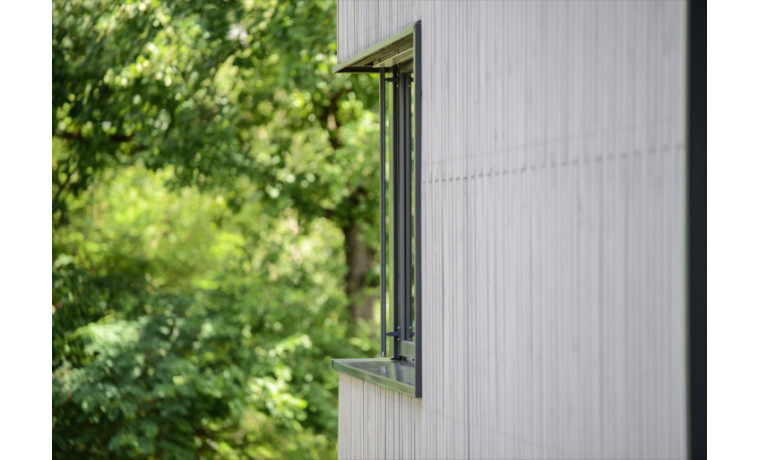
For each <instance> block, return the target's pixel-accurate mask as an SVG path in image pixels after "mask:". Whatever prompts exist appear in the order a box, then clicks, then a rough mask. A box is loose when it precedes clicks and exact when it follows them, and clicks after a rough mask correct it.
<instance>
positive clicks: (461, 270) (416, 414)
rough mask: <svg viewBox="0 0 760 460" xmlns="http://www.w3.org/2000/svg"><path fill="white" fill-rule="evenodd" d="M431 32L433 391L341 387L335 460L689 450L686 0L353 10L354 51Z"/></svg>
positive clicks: (347, 7)
mask: <svg viewBox="0 0 760 460" xmlns="http://www.w3.org/2000/svg"><path fill="white" fill-rule="evenodd" d="M418 20H420V21H422V53H423V56H422V61H423V71H424V73H423V75H422V85H423V87H422V89H423V113H424V119H423V127H422V130H423V131H422V135H423V152H422V160H423V164H422V180H423V184H422V207H423V216H422V219H423V236H424V239H423V241H422V257H423V272H422V274H423V275H422V276H423V292H424V294H423V302H424V304H423V306H422V308H423V309H424V323H423V325H422V327H423V328H424V340H425V346H424V355H423V358H424V360H423V379H424V386H423V397H422V398H421V399H417V400H415V399H414V398H410V397H407V396H404V395H401V394H397V393H394V392H392V391H389V390H386V389H383V388H380V387H377V386H375V385H373V384H370V383H365V382H363V381H360V380H356V379H354V378H351V377H348V376H345V375H341V381H340V421H339V423H340V437H339V454H340V457H341V458H351V459H354V458H421V459H422V458H498V459H504V458H516V459H529V458H535V459H546V458H584V459H590V458H603V459H609V458H648V459H653V458H684V457H685V456H686V406H685V403H686V394H685V388H686V378H685V377H686V374H685V369H686V364H685V342H686V339H685V335H684V332H685V328H686V326H685V297H684V292H685V266H684V261H685V253H684V246H685V233H686V229H685V196H684V188H685V116H686V115H685V78H686V75H685V62H686V57H685V56H686V43H685V34H686V27H685V24H686V5H685V3H684V2H678V1H671V2H649V1H641V2H623V1H615V2H601V1H586V2H582V1H573V2H540V1H524V2H522V1H511V2H487V1H478V2H468V1H441V2H433V1H419V2H416V1H401V0H398V1H380V0H376V1H362V0H356V1H348V0H346V1H344V0H339V6H338V24H339V25H338V58H339V60H340V61H342V60H344V59H346V58H348V57H350V56H352V55H354V54H356V53H358V52H361V51H362V50H364V49H366V48H369V47H370V46H372V45H374V44H376V43H378V42H380V41H382V40H384V39H386V38H388V37H390V36H392V35H394V34H395V33H397V32H399V31H400V30H402V29H404V28H406V27H408V26H410V25H412V24H414V22H416V21H418ZM355 78H363V77H362V76H356V77H355Z"/></svg>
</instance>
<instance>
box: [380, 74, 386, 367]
mask: <svg viewBox="0 0 760 460" xmlns="http://www.w3.org/2000/svg"><path fill="white" fill-rule="evenodd" d="M385 224H386V219H385V69H380V356H383V357H385V355H386V350H385V346H386V342H387V340H386V336H385V332H386V324H385V317H386V311H385V272H386V267H385Z"/></svg>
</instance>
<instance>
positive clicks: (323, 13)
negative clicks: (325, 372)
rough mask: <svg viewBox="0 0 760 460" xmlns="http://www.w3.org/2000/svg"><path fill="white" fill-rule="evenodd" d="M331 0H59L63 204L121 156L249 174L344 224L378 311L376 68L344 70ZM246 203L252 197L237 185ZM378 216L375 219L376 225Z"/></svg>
mask: <svg viewBox="0 0 760 460" xmlns="http://www.w3.org/2000/svg"><path fill="white" fill-rule="evenodd" d="M334 12H335V5H334V3H333V2H332V1H324V0H323V1H313V2H303V1H299V2H275V1H269V2H244V3H242V4H238V3H235V2H224V3H219V4H216V3H209V2H203V1H190V2H176V3H175V2H167V3H162V2H159V1H152V2H147V1H146V2H143V3H123V4H122V3H119V2H100V1H94V0H93V1H86V0H85V1H82V2H78V3H73V2H56V3H54V13H53V69H54V71H53V126H54V130H53V136H54V138H58V139H61V140H63V141H64V144H65V146H66V148H67V151H68V152H70V153H69V155H67V156H66V157H64V158H61V159H60V161H57V162H54V164H53V184H54V196H53V213H54V216H55V218H56V219H65V218H66V208H65V207H66V200H65V199H63V194H65V193H71V194H73V195H76V194H78V193H79V192H81V191H82V190H83V189H84V188H85V187H87V186H88V185H89V184H91V183H92V181H94V180H97V178H98V176H99V174H101V173H102V172H103V171H104V170H106V169H107V168H110V167H116V166H123V165H130V164H135V163H136V162H141V163H143V164H145V165H146V166H147V167H148V168H150V169H152V170H158V169H160V168H163V167H166V166H168V165H172V166H173V167H174V168H175V179H176V184H177V185H188V184H197V185H199V186H202V187H212V186H218V185H223V184H229V183H230V182H232V181H234V179H235V178H236V177H240V176H245V177H248V178H250V179H251V180H252V181H253V183H254V184H256V185H257V186H258V188H259V189H261V190H263V191H265V192H266V193H265V194H263V195H262V198H264V199H266V200H269V201H270V203H269V205H268V206H267V209H270V210H272V212H278V213H279V212H281V211H282V209H287V208H293V209H296V210H297V211H298V213H299V221H300V222H301V223H302V224H308V222H311V221H312V220H313V219H314V218H317V217H324V218H327V219H330V220H333V221H335V222H336V224H337V225H338V226H339V227H340V228H341V230H342V233H343V237H344V242H345V251H346V256H347V258H346V260H347V272H346V275H345V280H346V283H345V288H346V293H347V294H348V295H349V298H351V299H352V306H351V310H352V313H353V317H354V319H355V320H360V319H363V320H371V319H372V305H373V302H372V301H371V298H372V297H371V296H370V295H369V294H368V293H367V292H366V287H367V284H368V282H369V283H370V284H371V285H373V286H376V284H377V282H376V279H377V275H376V274H375V276H374V277H370V275H371V271H372V267H373V263H372V261H373V258H374V255H375V253H376V246H377V245H376V244H374V243H368V241H377V238H376V234H375V233H376V231H375V232H374V233H373V230H372V229H375V228H377V223H378V216H377V212H376V210H377V209H378V203H379V201H378V193H377V190H376V189H377V186H376V184H377V183H378V168H379V163H378V159H377V155H376V153H375V152H376V151H377V149H376V148H375V146H376V143H377V135H376V134H375V133H376V132H377V123H376V118H375V117H374V115H373V114H372V113H371V112H368V111H367V109H368V108H372V107H374V105H375V104H376V101H377V88H376V86H377V85H376V83H375V82H373V81H372V79H371V78H367V79H355V78H349V77H347V76H345V75H333V74H332V72H331V68H332V66H333V65H334V64H335V63H336V60H335V55H334V52H335V39H334V37H335V20H334ZM226 198H227V200H228V201H229V204H230V206H231V207H233V208H239V206H240V203H241V201H240V200H241V199H240V197H239V194H238V193H237V192H236V191H235V190H230V191H229V193H228V196H227V197H226ZM368 223H369V224H371V226H369V227H368V226H367V224H368Z"/></svg>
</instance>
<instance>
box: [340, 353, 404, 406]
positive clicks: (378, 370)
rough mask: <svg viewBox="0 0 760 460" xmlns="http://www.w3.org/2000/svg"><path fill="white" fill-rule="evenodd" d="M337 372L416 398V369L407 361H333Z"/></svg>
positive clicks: (379, 359) (378, 359)
mask: <svg viewBox="0 0 760 460" xmlns="http://www.w3.org/2000/svg"><path fill="white" fill-rule="evenodd" d="M332 367H333V369H335V370H336V371H338V372H340V373H342V374H346V375H350V376H351V377H355V378H357V379H361V380H364V381H366V382H370V383H374V384H375V385H378V386H381V387H383V388H387V389H389V390H393V391H398V392H399V393H404V394H406V395H409V396H412V397H414V395H415V393H414V384H415V367H414V363H412V362H410V361H405V360H395V359H386V358H376V359H333V361H332Z"/></svg>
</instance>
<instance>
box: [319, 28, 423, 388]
mask: <svg viewBox="0 0 760 460" xmlns="http://www.w3.org/2000/svg"><path fill="white" fill-rule="evenodd" d="M420 51H421V46H420V23H417V24H415V25H414V26H412V27H410V28H408V29H406V30H404V31H402V32H400V33H399V34H397V35H395V36H393V37H391V38H390V39H388V40H386V41H384V42H382V43H380V44H378V45H376V46H374V47H372V48H370V49H369V50H367V51H365V52H363V53H360V54H359V55H357V56H355V57H353V58H349V59H346V60H345V61H343V62H342V63H341V64H339V65H338V66H337V67H336V68H335V70H334V71H335V72H336V73H337V72H352V73H368V72H372V73H374V72H377V73H379V74H380V138H381V139H380V153H379V154H380V164H381V173H380V176H381V179H380V184H379V186H380V190H381V206H380V210H379V212H380V215H381V219H380V221H381V223H383V225H382V227H381V251H380V252H381V254H380V259H381V260H380V263H381V270H380V272H381V281H380V283H381V287H380V291H381V293H380V296H381V298H380V304H381V330H380V337H381V355H382V356H383V357H384V358H385V359H379V360H334V361H333V367H334V368H335V369H336V370H339V371H341V372H345V373H348V374H351V375H354V376H356V377H359V378H363V379H365V380H368V381H372V382H375V383H378V384H380V385H383V386H386V387H388V388H392V389H396V390H399V391H403V392H405V393H408V394H413V395H414V396H417V397H420V396H421V395H422V386H421V383H422V366H421V356H422V341H421V323H422V321H421V313H422V311H421V308H420V304H421V292H422V290H421V263H420V258H421V252H420V246H421V241H420V236H419V235H420V230H421V225H420V221H421V216H420V214H421V212H420V211H421V208H420V203H421V195H420V192H419V191H420V181H421V174H420V165H421V160H420V158H421V140H422V139H421V126H422V123H421V111H420V105H421V96H422V91H421V88H420V82H419V78H420V75H421V74H420V69H421V60H420V58H421V56H420ZM415 77H416V78H417V81H416V82H415ZM388 358H390V359H388Z"/></svg>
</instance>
